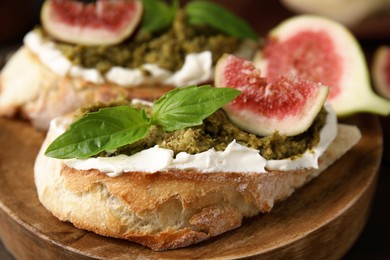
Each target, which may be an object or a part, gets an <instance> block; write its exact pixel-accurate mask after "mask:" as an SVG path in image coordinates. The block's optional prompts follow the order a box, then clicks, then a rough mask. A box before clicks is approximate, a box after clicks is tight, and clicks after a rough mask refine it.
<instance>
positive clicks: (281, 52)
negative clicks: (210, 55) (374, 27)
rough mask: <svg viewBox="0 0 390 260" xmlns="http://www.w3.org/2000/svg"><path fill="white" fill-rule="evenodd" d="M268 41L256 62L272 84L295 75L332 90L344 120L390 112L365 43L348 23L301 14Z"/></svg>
mask: <svg viewBox="0 0 390 260" xmlns="http://www.w3.org/2000/svg"><path fill="white" fill-rule="evenodd" d="M267 38H268V40H267V43H266V46H265V47H264V49H263V50H261V51H260V52H259V53H258V54H257V55H256V57H255V64H256V66H257V67H258V68H259V69H260V70H261V71H262V73H264V74H263V75H264V76H265V77H267V78H268V79H269V80H273V79H275V78H277V77H279V76H280V75H293V76H298V77H300V78H303V79H307V80H311V81H314V82H321V83H322V84H324V85H326V86H329V87H330V93H329V97H328V100H329V102H330V103H331V105H332V106H333V108H334V110H335V111H336V113H337V115H339V116H342V115H348V114H352V113H357V112H372V113H377V114H382V115H387V114H389V113H390V102H389V101H387V100H385V99H383V98H381V97H379V96H377V95H375V93H374V92H373V90H372V88H371V85H370V79H369V73H368V70H367V64H366V61H365V58H364V56H363V53H362V50H361V48H360V45H359V44H358V42H357V40H356V39H355V38H354V36H353V35H352V34H351V33H350V32H349V31H348V30H347V29H346V28H345V27H344V26H343V25H341V24H339V23H337V22H335V21H332V20H329V19H326V18H322V17H318V16H312V15H301V16H297V17H293V18H290V19H288V20H286V21H284V22H283V23H281V24H280V25H278V26H277V27H276V28H274V29H273V30H272V31H271V32H270V33H269V35H268V37H267Z"/></svg>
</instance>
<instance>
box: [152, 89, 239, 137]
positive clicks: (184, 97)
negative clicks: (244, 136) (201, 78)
mask: <svg viewBox="0 0 390 260" xmlns="http://www.w3.org/2000/svg"><path fill="white" fill-rule="evenodd" d="M239 94H240V91H238V90H236V89H233V88H213V87H210V86H201V87H196V86H190V87H186V88H178V89H175V90H173V91H170V92H168V93H167V94H165V95H164V96H162V97H161V98H160V99H159V100H157V101H156V102H155V103H154V105H153V116H152V123H153V124H157V125H159V126H161V127H162V128H163V130H165V131H174V130H178V129H183V128H186V127H191V126H197V125H200V124H202V122H203V120H204V119H205V118H206V117H208V116H210V115H211V114H212V113H214V112H215V111H216V110H218V109H219V108H221V107H223V106H224V105H226V104H227V103H228V102H230V101H231V100H233V99H234V98H236V97H237V96H238V95H239Z"/></svg>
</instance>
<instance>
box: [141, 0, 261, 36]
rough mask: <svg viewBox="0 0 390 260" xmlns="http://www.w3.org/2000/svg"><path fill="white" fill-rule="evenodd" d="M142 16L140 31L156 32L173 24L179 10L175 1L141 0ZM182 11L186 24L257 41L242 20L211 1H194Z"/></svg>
mask: <svg viewBox="0 0 390 260" xmlns="http://www.w3.org/2000/svg"><path fill="white" fill-rule="evenodd" d="M143 5H144V16H143V19H142V25H141V30H144V31H148V32H158V31H160V30H161V29H164V28H167V27H168V26H170V25H171V24H172V23H173V20H174V19H175V15H176V13H177V11H178V9H179V3H178V1H177V0H173V1H172V4H171V5H169V4H167V3H166V2H164V1H162V0H143ZM184 11H185V13H186V15H187V21H188V23H190V24H192V25H201V24H207V25H209V26H211V27H213V28H215V29H217V30H219V31H221V32H224V33H226V34H228V35H231V36H235V37H238V38H241V39H247V38H248V39H253V40H257V39H258V38H259V36H258V35H257V33H256V32H255V31H254V30H253V29H252V28H251V26H250V25H249V24H248V23H247V22H246V21H244V20H243V19H241V18H239V17H237V16H236V15H235V14H233V13H232V12H230V11H229V10H227V9H226V8H223V7H222V6H220V5H218V4H215V3H212V2H211V1H202V0H194V1H191V2H189V3H188V4H187V5H186V6H185V7H184Z"/></svg>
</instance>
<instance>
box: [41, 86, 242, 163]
mask: <svg viewBox="0 0 390 260" xmlns="http://www.w3.org/2000/svg"><path fill="white" fill-rule="evenodd" d="M239 94H240V91H238V90H236V89H233V88H213V87H210V86H201V87H197V86H189V87H186V88H180V89H175V90H172V91H170V92H168V93H166V94H165V95H164V96H162V97H161V98H160V99H158V100H157V101H156V102H155V103H154V104H153V106H152V115H151V117H148V115H147V114H146V112H145V111H144V110H140V109H135V108H132V107H129V106H118V107H108V108H102V109H100V110H99V111H97V112H92V113H88V114H86V115H85V116H83V117H82V118H80V119H79V120H77V121H75V122H74V123H73V124H71V126H70V128H69V129H68V130H67V131H66V132H65V133H63V134H62V135H60V136H59V137H57V139H55V140H54V141H53V142H52V143H51V144H50V145H49V147H48V148H47V149H46V152H45V155H46V156H49V157H54V158H58V159H70V158H88V157H91V156H94V155H96V154H99V153H100V152H103V151H108V150H113V149H116V148H119V147H122V146H124V145H127V144H131V143H134V142H136V141H138V140H140V139H142V138H144V137H146V136H147V134H148V133H149V130H150V127H151V126H152V125H157V126H160V127H162V129H163V130H164V131H174V130H179V129H184V128H186V127H192V126H197V125H200V124H202V122H203V120H204V119H205V118H206V117H208V116H209V115H211V114H212V113H214V112H215V111H216V110H218V109H219V108H221V107H223V106H224V105H225V104H227V103H228V102H230V101H231V100H233V99H234V98H236V97H237V96H238V95H239Z"/></svg>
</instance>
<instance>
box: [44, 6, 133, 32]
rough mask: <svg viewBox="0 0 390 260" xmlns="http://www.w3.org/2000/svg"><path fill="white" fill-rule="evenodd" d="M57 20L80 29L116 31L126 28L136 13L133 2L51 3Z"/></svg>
mask: <svg viewBox="0 0 390 260" xmlns="http://www.w3.org/2000/svg"><path fill="white" fill-rule="evenodd" d="M51 5H52V8H53V10H55V12H56V15H57V19H58V20H60V21H62V22H65V23H66V24H71V25H75V26H81V27H91V28H104V29H107V30H110V31H117V30H120V29H121V28H123V27H124V26H126V24H127V22H128V20H129V19H130V18H131V17H133V16H134V15H135V13H136V12H137V4H136V2H135V1H107V0H98V1H97V2H96V3H90V4H84V3H81V2H78V1H58V0H53V1H51Z"/></svg>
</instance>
